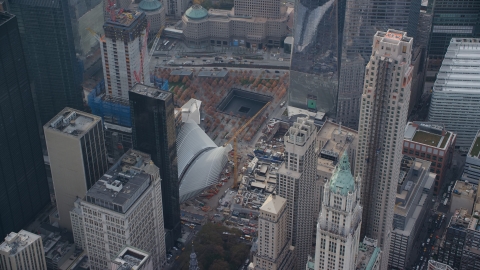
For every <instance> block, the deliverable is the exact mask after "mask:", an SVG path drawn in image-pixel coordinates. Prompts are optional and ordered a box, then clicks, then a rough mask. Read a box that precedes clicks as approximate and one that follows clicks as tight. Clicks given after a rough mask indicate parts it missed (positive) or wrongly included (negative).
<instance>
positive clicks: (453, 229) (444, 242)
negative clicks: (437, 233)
mask: <svg viewBox="0 0 480 270" xmlns="http://www.w3.org/2000/svg"><path fill="white" fill-rule="evenodd" d="M471 218H472V217H471V215H469V214H468V211H467V210H465V209H457V210H455V213H454V214H453V216H452V218H451V219H450V222H449V223H448V225H447V230H446V232H445V234H444V235H443V236H442V238H441V239H440V245H439V247H438V252H437V261H438V262H440V263H444V264H447V265H449V266H451V267H452V268H453V269H460V263H461V260H462V254H463V247H464V244H465V242H466V240H467V239H466V237H467V230H468V226H469V223H470V221H471Z"/></svg>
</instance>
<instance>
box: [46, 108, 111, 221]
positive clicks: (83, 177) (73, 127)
mask: <svg viewBox="0 0 480 270" xmlns="http://www.w3.org/2000/svg"><path fill="white" fill-rule="evenodd" d="M43 131H44V133H45V140H46V143H47V150H48V157H49V159H50V168H51V171H52V180H53V188H54V190H55V199H56V202H57V210H58V214H59V216H60V221H59V225H60V227H62V228H65V229H68V230H69V231H72V224H71V220H70V210H71V209H72V208H73V207H74V202H75V200H76V199H77V198H83V197H84V196H85V194H86V193H87V190H88V189H89V188H90V187H92V186H93V184H95V182H96V181H97V180H98V179H99V178H100V177H101V176H102V175H103V174H104V173H105V172H106V171H107V169H108V163H107V151H106V149H105V141H104V137H103V128H102V119H101V118H100V117H98V116H95V115H93V114H88V113H84V112H82V111H78V110H75V109H71V108H65V109H63V110H62V111H61V112H60V113H58V114H57V115H56V116H55V117H54V118H53V119H52V120H50V121H49V122H48V123H47V124H45V126H44V127H43Z"/></svg>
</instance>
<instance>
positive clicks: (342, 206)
mask: <svg viewBox="0 0 480 270" xmlns="http://www.w3.org/2000/svg"><path fill="white" fill-rule="evenodd" d="M360 190H361V179H360V177H357V179H354V178H353V176H352V171H351V169H350V162H349V161H348V154H347V151H345V152H344V153H343V155H342V157H341V158H340V160H339V163H338V165H337V167H336V168H335V171H334V173H333V175H332V177H331V178H330V179H329V181H328V182H327V183H325V189H324V196H323V202H322V210H321V212H320V215H319V216H318V223H317V241H316V245H315V268H314V269H315V270H322V269H339V270H340V269H344V270H350V269H355V260H356V257H357V251H358V247H359V242H360V228H361V226H362V206H361V205H360Z"/></svg>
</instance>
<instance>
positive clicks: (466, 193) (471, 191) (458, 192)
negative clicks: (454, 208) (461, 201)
mask: <svg viewBox="0 0 480 270" xmlns="http://www.w3.org/2000/svg"><path fill="white" fill-rule="evenodd" d="M476 194H477V186H476V185H474V184H472V183H466V182H464V181H460V180H457V181H456V182H455V186H454V187H453V192H452V197H462V198H470V199H471V200H472V201H473V200H475V196H476Z"/></svg>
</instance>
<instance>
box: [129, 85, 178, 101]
mask: <svg viewBox="0 0 480 270" xmlns="http://www.w3.org/2000/svg"><path fill="white" fill-rule="evenodd" d="M130 92H135V93H138V94H140V95H144V96H147V97H152V98H156V99H160V100H167V99H168V98H169V97H170V96H171V95H172V93H170V92H168V91H164V90H160V89H158V88H155V87H152V86H148V85H145V84H141V83H137V84H135V85H134V86H133V87H132V89H130Z"/></svg>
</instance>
